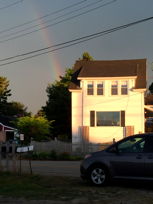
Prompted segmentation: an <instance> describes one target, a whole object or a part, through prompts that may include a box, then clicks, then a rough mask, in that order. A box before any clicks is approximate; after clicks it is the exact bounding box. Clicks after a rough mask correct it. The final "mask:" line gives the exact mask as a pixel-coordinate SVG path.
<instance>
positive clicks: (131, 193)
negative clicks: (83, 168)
mask: <svg viewBox="0 0 153 204" xmlns="http://www.w3.org/2000/svg"><path fill="white" fill-rule="evenodd" d="M0 196H3V197H4V198H8V197H9V198H12V199H21V198H22V199H26V200H29V201H27V203H30V200H38V201H37V203H39V200H53V201H63V203H66V202H69V203H80V204H81V203H82V204H86V203H88V204H90V203H94V204H100V203H103V204H142V203H143V204H151V203H153V184H152V183H151V182H150V183H148V182H139V183H138V182H114V183H111V184H110V185H109V186H106V187H95V186H91V185H89V184H88V183H86V182H83V181H82V180H81V179H80V178H73V177H55V176H39V175H16V174H10V173H1V174H0ZM0 203H2V202H1V200H0ZM7 203H9V202H7ZM10 203H11V202H10ZM53 203H54V202H53Z"/></svg>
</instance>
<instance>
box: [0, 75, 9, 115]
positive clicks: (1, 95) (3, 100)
mask: <svg viewBox="0 0 153 204" xmlns="http://www.w3.org/2000/svg"><path fill="white" fill-rule="evenodd" d="M8 86H9V81H8V80H7V78H6V77H2V76H0V113H1V114H6V111H7V107H6V106H7V99H8V97H9V96H11V93H10V92H11V90H10V89H8Z"/></svg>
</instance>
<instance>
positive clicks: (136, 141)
mask: <svg viewBox="0 0 153 204" xmlns="http://www.w3.org/2000/svg"><path fill="white" fill-rule="evenodd" d="M144 143H145V141H144V139H143V138H142V137H136V138H130V139H128V140H125V141H123V142H121V143H120V144H118V151H119V152H123V153H124V152H129V153H131V152H143V148H144Z"/></svg>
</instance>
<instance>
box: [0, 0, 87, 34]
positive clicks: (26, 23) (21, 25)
mask: <svg viewBox="0 0 153 204" xmlns="http://www.w3.org/2000/svg"><path fill="white" fill-rule="evenodd" d="M85 1H88V0H83V1H80V2H78V3H75V4H71V5H69V6H67V7H64V8H62V9H59V10H56V11H53V12H51V13H49V14H46V15H44V16H41V17H39V18H35V19H33V20H30V21H27V22H24V23H22V24H19V25H16V26H13V27H10V28H7V29H5V30H1V31H0V34H1V33H5V32H8V31H11V30H15V29H16V28H19V27H23V26H25V25H28V24H31V23H33V22H36V21H40V20H42V19H44V18H47V17H49V16H52V15H54V14H57V13H60V12H62V11H65V10H67V9H69V8H72V7H75V6H78V5H79V4H82V3H84V2H85Z"/></svg>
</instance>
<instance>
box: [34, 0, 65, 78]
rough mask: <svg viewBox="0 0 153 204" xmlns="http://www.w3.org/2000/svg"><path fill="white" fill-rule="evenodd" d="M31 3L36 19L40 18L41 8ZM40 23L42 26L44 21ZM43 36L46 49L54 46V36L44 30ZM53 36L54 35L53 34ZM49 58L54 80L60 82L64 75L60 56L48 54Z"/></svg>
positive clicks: (42, 31)
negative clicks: (60, 77)
mask: <svg viewBox="0 0 153 204" xmlns="http://www.w3.org/2000/svg"><path fill="white" fill-rule="evenodd" d="M32 4H33V3H32V2H31V6H32V7H33V10H34V13H35V18H40V17H41V15H40V12H39V8H38V5H37V4H35V5H34V4H33V5H32ZM39 23H40V24H42V23H43V21H42V20H41V19H40V20H39ZM40 32H41V36H42V40H43V42H44V47H48V46H51V45H52V40H51V38H52V39H53V36H51V35H50V34H49V32H48V29H47V28H46V29H42V30H41V31H40ZM52 35H53V34H52ZM47 56H48V65H49V67H50V69H51V73H52V76H51V77H52V79H55V80H58V79H59V76H61V75H62V73H63V71H62V66H61V64H60V62H59V60H58V56H57V53H56V54H55V53H48V54H47Z"/></svg>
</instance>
